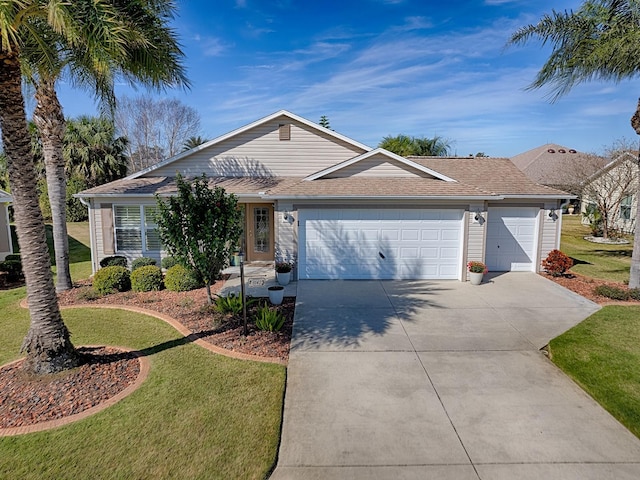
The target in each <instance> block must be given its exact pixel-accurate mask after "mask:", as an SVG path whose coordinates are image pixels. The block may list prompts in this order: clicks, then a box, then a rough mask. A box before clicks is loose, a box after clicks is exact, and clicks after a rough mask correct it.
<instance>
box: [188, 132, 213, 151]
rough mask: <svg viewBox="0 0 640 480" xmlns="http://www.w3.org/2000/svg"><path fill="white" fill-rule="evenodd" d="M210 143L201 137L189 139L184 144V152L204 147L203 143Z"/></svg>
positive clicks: (196, 136)
mask: <svg viewBox="0 0 640 480" xmlns="http://www.w3.org/2000/svg"><path fill="white" fill-rule="evenodd" d="M208 141H209V140H207V139H206V138H202V137H201V136H200V135H195V136H192V137H189V138H187V139H186V140H185V142H184V143H183V144H182V151H183V152H186V151H188V150H191V149H192V148H196V147H198V146H200V145H202V144H203V143H207V142H208Z"/></svg>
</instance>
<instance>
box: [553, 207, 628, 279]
mask: <svg viewBox="0 0 640 480" xmlns="http://www.w3.org/2000/svg"><path fill="white" fill-rule="evenodd" d="M580 220H581V216H580V215H563V217H562V241H561V245H560V250H562V251H563V252H564V253H566V254H567V255H569V256H570V257H571V258H573V260H574V266H573V267H572V268H571V271H572V272H573V273H577V274H580V275H584V276H586V277H591V278H597V279H601V280H608V281H613V282H619V283H628V282H629V268H630V266H631V252H632V251H633V237H629V239H630V241H631V242H630V243H628V244H626V245H603V244H600V243H593V242H588V241H586V240H585V239H584V237H585V236H587V235H589V234H590V230H589V227H588V226H586V225H582V223H581V222H580Z"/></svg>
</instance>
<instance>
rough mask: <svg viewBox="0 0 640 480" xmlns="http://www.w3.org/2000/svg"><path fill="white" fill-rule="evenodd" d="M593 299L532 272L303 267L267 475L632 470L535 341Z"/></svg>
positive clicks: (634, 458) (625, 444)
mask: <svg viewBox="0 0 640 480" xmlns="http://www.w3.org/2000/svg"><path fill="white" fill-rule="evenodd" d="M597 309H598V306H597V305H595V304H593V303H591V302H590V301H588V300H586V299H584V298H582V297H580V296H577V295H575V294H573V293H572V292H569V291H568V290H565V289H563V288H562V287H559V286H557V285H555V284H554V283H553V282H550V281H548V280H546V279H544V278H542V277H540V276H538V275H535V274H529V273H510V274H503V275H497V276H491V277H489V281H488V282H487V283H485V284H483V285H480V286H472V285H470V284H469V283H460V282H455V281H441V282H435V281H413V282H411V281H301V282H299V283H298V304H297V307H296V317H295V322H294V338H293V341H292V352H291V357H290V363H289V369H288V378H287V392H286V398H285V408H284V423H283V431H282V443H281V446H280V454H279V461H278V467H277V468H276V470H275V472H274V473H273V475H272V477H271V478H272V479H276V480H282V479H334V478H336V479H340V478H348V479H363V480H364V479H394V480H396V479H429V478H433V479H444V480H446V479H456V480H466V479H483V480H484V479H505V480H507V479H509V480H511V479H515V478H517V479H524V480H528V479H536V480H538V479H540V478H545V479H580V480H585V479H587V480H589V479H594V480H595V479H597V480H603V479H616V480H620V479H637V478H640V441H639V440H638V439H637V438H636V437H635V436H633V435H632V434H631V433H630V432H629V431H628V430H626V429H625V428H624V427H623V426H622V425H620V424H619V423H618V422H617V421H616V420H615V419H613V417H611V416H610V415H609V414H608V413H607V412H605V411H604V410H603V409H602V408H601V407H600V406H599V405H598V404H597V403H596V402H594V401H593V400H592V399H591V398H590V397H589V396H588V395H587V394H586V393H584V392H583V391H582V390H581V389H580V388H578V387H577V386H576V385H575V384H574V383H573V382H572V381H571V380H570V379H569V378H568V377H566V376H565V375H564V374H563V373H562V372H561V371H559V370H558V369H557V368H556V367H555V366H554V365H553V364H551V363H550V362H549V361H548V360H547V359H546V357H544V355H543V354H542V353H540V352H539V348H541V347H542V346H544V345H546V344H547V343H548V341H549V340H550V339H551V338H553V337H555V336H557V335H558V334H560V333H562V332H563V331H565V330H567V329H568V328H570V327H571V326H573V325H575V324H576V323H578V322H580V321H581V320H583V319H584V318H586V317H587V316H589V315H590V314H591V313H593V312H595V311H596V310H597Z"/></svg>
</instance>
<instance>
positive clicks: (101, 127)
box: [64, 115, 129, 188]
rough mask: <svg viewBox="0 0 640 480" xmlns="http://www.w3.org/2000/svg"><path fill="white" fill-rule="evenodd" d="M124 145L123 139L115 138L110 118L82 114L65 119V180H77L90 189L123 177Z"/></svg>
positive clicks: (114, 129)
mask: <svg viewBox="0 0 640 480" xmlns="http://www.w3.org/2000/svg"><path fill="white" fill-rule="evenodd" d="M127 143H128V141H127V139H126V138H125V137H116V127H115V124H114V123H113V120H111V119H109V118H105V117H89V116H85V115H83V116H81V117H78V118H77V119H75V120H68V121H67V132H66V134H65V136H64V158H65V162H66V172H67V177H72V176H77V177H80V178H82V179H84V181H85V183H86V185H87V187H89V188H90V187H95V186H97V185H102V184H104V183H107V182H112V181H113V180H117V179H119V178H123V177H125V176H126V175H127V165H128V164H129V159H128V158H127V156H126V155H125V150H126V148H127Z"/></svg>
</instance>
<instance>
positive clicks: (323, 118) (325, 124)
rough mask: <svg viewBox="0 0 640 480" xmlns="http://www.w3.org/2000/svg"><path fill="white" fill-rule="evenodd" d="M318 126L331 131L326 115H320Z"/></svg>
mask: <svg viewBox="0 0 640 480" xmlns="http://www.w3.org/2000/svg"><path fill="white" fill-rule="evenodd" d="M318 124H319V125H320V126H321V127H324V128H326V129H327V130H331V124H330V123H329V118H328V117H327V116H326V115H322V116H321V117H320V121H319V122H318Z"/></svg>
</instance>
